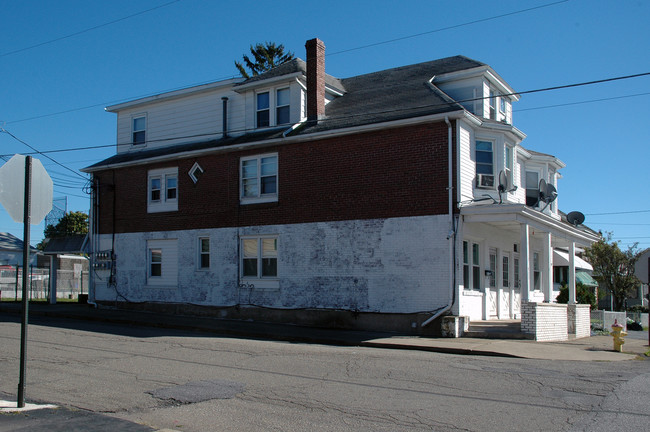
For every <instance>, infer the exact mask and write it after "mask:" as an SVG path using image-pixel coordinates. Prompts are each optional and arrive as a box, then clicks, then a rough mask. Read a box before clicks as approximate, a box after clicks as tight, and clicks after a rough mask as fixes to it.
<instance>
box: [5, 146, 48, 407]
mask: <svg viewBox="0 0 650 432" xmlns="http://www.w3.org/2000/svg"><path fill="white" fill-rule="evenodd" d="M22 178H24V180H25V181H24V183H22V184H21V182H18V183H16V180H17V179H22ZM21 186H24V188H23V187H21ZM32 190H34V193H33V196H32ZM32 198H33V199H32ZM0 203H2V205H3V206H4V207H5V209H6V210H7V213H9V216H11V218H12V219H13V220H14V221H15V222H23V298H22V312H23V313H22V322H21V328H20V379H19V381H18V401H17V406H18V408H24V407H25V377H26V372H27V367H26V366H27V325H28V319H27V315H28V311H29V281H30V277H29V276H30V275H29V268H30V266H29V251H30V245H29V237H30V228H31V227H30V225H31V224H34V225H36V224H38V223H40V222H41V221H42V220H43V218H45V215H47V213H48V212H49V211H50V210H51V209H52V179H51V178H50V176H49V175H48V174H47V172H46V171H45V168H43V165H42V164H41V162H40V161H39V160H38V159H32V157H31V156H26V157H25V156H22V155H14V157H12V158H11V159H9V161H8V162H7V163H6V164H4V165H3V166H2V167H0ZM32 218H33V219H32Z"/></svg>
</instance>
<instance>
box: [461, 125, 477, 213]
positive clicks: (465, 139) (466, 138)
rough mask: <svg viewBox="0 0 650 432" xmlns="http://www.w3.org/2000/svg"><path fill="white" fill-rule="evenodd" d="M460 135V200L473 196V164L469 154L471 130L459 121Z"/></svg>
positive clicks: (470, 150) (470, 149)
mask: <svg viewBox="0 0 650 432" xmlns="http://www.w3.org/2000/svg"><path fill="white" fill-rule="evenodd" d="M459 124H460V127H459V136H460V149H459V153H460V201H467V200H470V199H472V198H474V179H475V175H474V174H475V165H474V161H473V157H472V156H471V152H472V145H471V142H472V140H471V131H470V130H469V129H468V128H467V127H465V126H466V125H465V124H464V123H462V122H459Z"/></svg>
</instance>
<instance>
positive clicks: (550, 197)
mask: <svg viewBox="0 0 650 432" xmlns="http://www.w3.org/2000/svg"><path fill="white" fill-rule="evenodd" d="M555 198H557V189H555V186H553V185H552V184H550V183H548V184H547V185H546V199H547V201H546V202H547V203H552V202H553V201H555Z"/></svg>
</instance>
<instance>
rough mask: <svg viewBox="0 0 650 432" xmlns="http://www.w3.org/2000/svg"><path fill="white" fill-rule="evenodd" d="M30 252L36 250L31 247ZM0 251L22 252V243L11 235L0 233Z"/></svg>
mask: <svg viewBox="0 0 650 432" xmlns="http://www.w3.org/2000/svg"><path fill="white" fill-rule="evenodd" d="M30 250H31V251H34V250H36V249H35V248H33V247H32V248H30ZM0 251H15V252H22V251H23V241H22V240H21V239H19V238H18V237H16V236H15V235H13V234H9V233H6V232H0Z"/></svg>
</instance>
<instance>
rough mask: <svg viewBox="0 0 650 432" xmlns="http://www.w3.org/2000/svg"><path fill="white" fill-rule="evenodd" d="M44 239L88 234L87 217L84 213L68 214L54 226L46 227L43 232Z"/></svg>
mask: <svg viewBox="0 0 650 432" xmlns="http://www.w3.org/2000/svg"><path fill="white" fill-rule="evenodd" d="M43 234H44V235H45V237H46V238H55V237H65V236H67V235H73V234H88V215H87V214H86V213H84V212H80V211H77V212H68V213H66V214H65V215H64V216H63V217H62V218H61V220H59V222H58V223H57V224H56V225H51V224H50V225H48V226H46V227H45V231H44V232H43Z"/></svg>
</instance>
